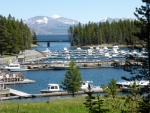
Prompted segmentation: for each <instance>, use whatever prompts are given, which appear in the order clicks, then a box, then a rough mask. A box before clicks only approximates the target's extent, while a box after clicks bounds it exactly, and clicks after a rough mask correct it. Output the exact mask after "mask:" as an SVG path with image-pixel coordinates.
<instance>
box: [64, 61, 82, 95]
mask: <svg viewBox="0 0 150 113" xmlns="http://www.w3.org/2000/svg"><path fill="white" fill-rule="evenodd" d="M81 84H82V78H81V74H80V72H79V67H77V66H76V64H75V62H74V61H71V62H70V63H69V70H67V72H66V74H65V78H64V80H63V81H62V85H61V87H62V88H63V89H65V90H66V91H67V92H69V93H71V94H72V96H73V97H74V96H75V92H78V91H79V89H80V86H81Z"/></svg>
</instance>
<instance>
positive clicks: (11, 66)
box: [1, 63, 29, 72]
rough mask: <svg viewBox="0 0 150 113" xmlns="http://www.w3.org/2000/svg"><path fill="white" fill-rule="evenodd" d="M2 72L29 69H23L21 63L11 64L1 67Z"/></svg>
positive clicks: (25, 69)
mask: <svg viewBox="0 0 150 113" xmlns="http://www.w3.org/2000/svg"><path fill="white" fill-rule="evenodd" d="M1 69H2V70H10V71H15V72H17V71H27V70H29V69H28V68H25V67H21V65H20V64H19V63H9V64H8V65H6V66H4V67H1Z"/></svg>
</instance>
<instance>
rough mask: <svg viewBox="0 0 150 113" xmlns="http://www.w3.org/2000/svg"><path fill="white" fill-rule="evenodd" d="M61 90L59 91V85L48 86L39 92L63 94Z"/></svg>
mask: <svg viewBox="0 0 150 113" xmlns="http://www.w3.org/2000/svg"><path fill="white" fill-rule="evenodd" d="M63 91H64V90H63V89H60V86H59V84H48V87H47V89H43V90H41V93H52V92H63Z"/></svg>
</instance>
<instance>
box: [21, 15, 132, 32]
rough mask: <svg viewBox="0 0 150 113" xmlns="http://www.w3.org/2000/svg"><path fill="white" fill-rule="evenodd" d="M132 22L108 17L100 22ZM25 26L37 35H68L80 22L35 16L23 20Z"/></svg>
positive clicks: (58, 17) (55, 17)
mask: <svg viewBox="0 0 150 113" xmlns="http://www.w3.org/2000/svg"><path fill="white" fill-rule="evenodd" d="M120 19H121V20H127V19H128V20H130V21H133V20H135V19H133V18H110V17H107V18H105V19H103V20H101V21H100V22H106V21H108V22H109V23H111V22H113V21H116V22H118V21H119V20H120ZM23 22H24V23H25V24H27V26H28V27H29V28H30V29H31V31H34V32H35V33H36V34H37V35H50V34H68V29H69V27H70V26H75V25H77V24H78V23H79V22H78V21H77V20H73V19H68V18H65V17H60V16H58V15H55V16H53V17H48V16H35V17H31V18H29V19H27V20H23Z"/></svg>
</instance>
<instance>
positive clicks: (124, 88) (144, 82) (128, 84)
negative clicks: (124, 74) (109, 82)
mask: <svg viewBox="0 0 150 113" xmlns="http://www.w3.org/2000/svg"><path fill="white" fill-rule="evenodd" d="M134 83H135V84H136V87H138V88H143V87H144V86H147V85H149V81H148V80H140V81H137V80H136V81H126V80H121V81H118V82H116V85H117V86H118V87H119V88H120V89H122V91H123V92H126V91H129V90H130V89H131V88H132V86H133V84H134Z"/></svg>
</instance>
